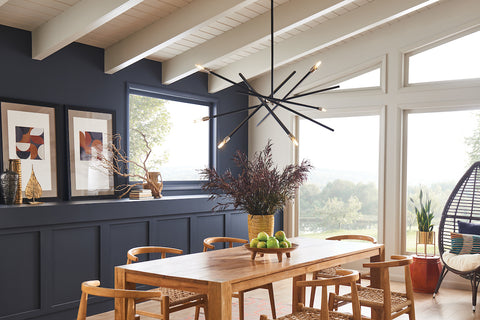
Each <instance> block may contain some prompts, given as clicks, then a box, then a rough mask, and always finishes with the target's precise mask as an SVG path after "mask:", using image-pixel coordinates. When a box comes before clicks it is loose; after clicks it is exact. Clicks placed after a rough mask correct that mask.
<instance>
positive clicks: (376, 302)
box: [328, 256, 415, 320]
mask: <svg viewBox="0 0 480 320" xmlns="http://www.w3.org/2000/svg"><path fill="white" fill-rule="evenodd" d="M391 259H392V260H391V261H384V262H371V263H365V264H364V265H363V267H365V268H371V269H373V268H375V269H378V271H379V273H380V278H381V279H382V280H381V281H382V283H381V287H382V288H381V289H377V288H371V287H365V286H362V285H357V288H356V291H355V293H354V294H353V295H352V294H345V295H338V294H336V293H333V292H331V293H330V299H329V304H328V308H329V309H330V310H333V308H334V306H335V304H336V303H339V302H345V301H346V302H353V301H355V300H356V299H358V301H359V302H360V305H361V306H362V307H369V308H371V310H372V314H373V313H374V312H376V313H378V314H383V319H385V320H391V319H394V318H397V317H399V316H401V315H403V314H408V318H409V319H410V320H415V303H414V300H413V286H412V278H411V275H410V264H411V263H412V262H413V258H412V257H407V256H392V257H391ZM395 267H402V268H403V269H404V270H403V271H404V277H405V292H406V293H399V292H395V291H391V290H390V275H389V269H390V268H395Z"/></svg>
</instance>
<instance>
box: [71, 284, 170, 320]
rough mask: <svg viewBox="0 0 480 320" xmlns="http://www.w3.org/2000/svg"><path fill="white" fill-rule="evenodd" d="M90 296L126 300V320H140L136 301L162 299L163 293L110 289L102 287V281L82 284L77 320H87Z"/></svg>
mask: <svg viewBox="0 0 480 320" xmlns="http://www.w3.org/2000/svg"><path fill="white" fill-rule="evenodd" d="M88 295H92V296H99V297H107V298H117V299H125V300H126V303H127V314H126V315H125V319H126V320H135V319H138V318H137V317H136V316H135V301H136V300H138V299H154V298H160V297H161V295H162V293H161V292H157V291H138V290H123V289H110V288H103V287H100V281H98V280H90V281H85V282H83V283H82V296H81V298H80V306H79V308H78V314H77V320H86V319H87V304H88Z"/></svg>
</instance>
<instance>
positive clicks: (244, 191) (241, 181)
mask: <svg viewBox="0 0 480 320" xmlns="http://www.w3.org/2000/svg"><path fill="white" fill-rule="evenodd" d="M233 161H234V162H235V164H236V166H238V167H239V168H240V169H241V172H240V174H238V175H237V176H234V175H233V174H232V172H231V171H230V170H227V171H226V172H225V173H224V174H223V175H221V174H219V173H218V172H217V171H216V170H215V169H213V168H206V169H203V170H202V171H201V176H202V178H204V179H205V180H207V181H206V182H205V183H204V184H203V185H202V189H203V190H206V191H209V192H210V198H209V199H210V200H214V199H216V200H217V204H216V205H215V206H214V207H213V209H214V210H215V209H226V208H227V207H228V206H230V205H233V207H234V208H235V209H237V208H240V209H243V210H245V211H246V212H247V213H248V215H249V218H248V227H249V228H248V229H249V232H248V233H249V240H250V239H254V238H256V237H257V234H258V233H259V232H261V231H265V232H267V233H268V234H269V235H272V234H273V216H274V214H275V212H276V211H277V210H278V209H281V208H283V206H284V205H285V203H286V202H287V201H288V200H290V199H293V197H294V196H295V191H296V189H297V188H298V187H299V186H300V185H301V184H302V183H303V182H304V181H305V180H306V179H307V175H308V172H309V171H310V170H311V169H312V166H311V165H310V162H309V161H308V160H303V161H302V163H301V164H300V165H287V166H286V167H285V168H283V170H279V169H278V167H277V166H276V165H275V164H274V162H273V159H272V142H271V141H270V140H269V141H268V143H267V145H266V146H265V148H264V149H263V150H262V151H260V152H256V153H255V154H254V156H253V158H252V159H250V160H249V159H248V156H247V155H246V154H244V153H242V152H240V151H237V152H236V153H235V155H234V157H233Z"/></svg>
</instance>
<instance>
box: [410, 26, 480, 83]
mask: <svg viewBox="0 0 480 320" xmlns="http://www.w3.org/2000/svg"><path fill="white" fill-rule="evenodd" d="M479 31H480V25H475V26H473V27H470V28H467V29H464V30H461V31H459V32H456V33H453V34H449V35H447V36H444V37H441V38H437V39H435V40H433V41H431V42H428V43H427V44H423V45H420V46H416V47H413V48H412V47H411V48H409V49H406V50H403V54H402V63H403V72H402V81H401V83H402V86H403V88H416V87H420V88H440V89H441V88H442V87H452V86H453V87H464V86H465V85H469V84H473V85H477V84H478V83H480V77H478V78H468V79H451V80H438V81H426V82H415V83H411V82H410V74H409V73H410V72H409V71H410V57H412V56H414V55H417V54H420V53H422V52H425V51H428V50H430V49H432V48H436V47H439V46H441V45H443V44H446V43H448V42H451V41H455V40H457V39H460V38H462V37H465V36H468V35H469V34H472V33H475V32H479Z"/></svg>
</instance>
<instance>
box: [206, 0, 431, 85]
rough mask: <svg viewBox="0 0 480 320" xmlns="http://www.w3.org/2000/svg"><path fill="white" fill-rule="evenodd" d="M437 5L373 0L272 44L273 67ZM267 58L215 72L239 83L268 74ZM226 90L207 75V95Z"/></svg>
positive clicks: (263, 52)
mask: <svg viewBox="0 0 480 320" xmlns="http://www.w3.org/2000/svg"><path fill="white" fill-rule="evenodd" d="M437 1H438V0H428V1H426V0H403V1H397V0H376V1H373V2H370V3H367V4H365V5H363V6H361V7H359V8H357V9H355V10H352V11H350V12H348V13H346V14H344V15H341V16H339V17H337V18H335V19H332V20H328V21H326V22H324V23H322V24H319V25H317V26H315V27H313V28H311V29H309V30H308V31H305V32H302V33H301V34H299V35H297V36H295V37H291V38H289V39H287V40H284V41H282V42H280V43H278V44H275V67H280V66H282V65H285V64H287V63H289V62H292V61H294V60H297V59H300V58H302V57H305V56H307V55H309V54H312V53H314V52H316V51H318V50H321V49H323V48H326V47H328V46H331V45H334V44H336V43H338V42H340V41H342V40H345V39H347V38H349V37H353V36H355V35H358V34H360V33H362V32H365V31H368V30H371V29H373V28H375V27H377V26H379V25H382V24H384V23H387V22H390V21H393V20H395V19H397V18H399V17H401V16H403V15H406V14H408V13H410V12H412V11H414V10H418V9H419V8H421V7H423V6H427V5H430V4H432V3H434V2H437ZM269 55H270V48H267V49H264V50H261V51H259V52H257V53H254V54H252V55H250V56H248V57H245V58H244V59H241V60H238V61H236V62H234V63H231V64H229V65H228V66H226V67H223V68H220V69H218V70H215V71H216V72H217V73H219V74H221V75H223V76H225V77H227V78H229V79H232V80H236V79H238V81H239V82H240V80H241V79H240V78H239V77H238V73H239V72H241V73H242V74H243V75H244V76H245V77H247V78H253V77H256V76H259V75H261V74H262V73H264V72H267V71H268V70H269V66H270V63H269V61H270V57H269ZM229 86H230V84H229V83H228V82H226V81H224V80H222V79H219V78H216V77H214V76H210V75H209V92H217V91H219V90H222V89H225V88H227V87H229Z"/></svg>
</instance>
